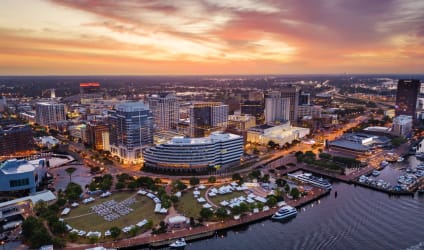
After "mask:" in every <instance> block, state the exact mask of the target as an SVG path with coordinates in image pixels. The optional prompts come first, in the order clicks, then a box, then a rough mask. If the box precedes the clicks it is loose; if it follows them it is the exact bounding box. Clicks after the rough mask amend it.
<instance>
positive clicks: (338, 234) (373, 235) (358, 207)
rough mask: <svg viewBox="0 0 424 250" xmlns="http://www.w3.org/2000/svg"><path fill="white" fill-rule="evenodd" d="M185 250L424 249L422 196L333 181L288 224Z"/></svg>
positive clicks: (257, 227) (231, 233)
mask: <svg viewBox="0 0 424 250" xmlns="http://www.w3.org/2000/svg"><path fill="white" fill-rule="evenodd" d="M336 191H337V194H338V195H337V196H335V195H334V194H335V192H336ZM186 249H202V250H206V249H220V250H224V249H229V250H230V249H231V250H232V249H358V250H359V249H361V250H362V249H373V250H376V249H424V196H419V195H415V196H414V197H412V196H389V195H387V194H385V193H381V192H376V191H373V190H370V189H367V188H364V187H360V186H355V185H348V184H345V183H333V190H332V192H331V194H330V195H328V196H325V197H323V198H321V199H320V200H318V201H316V202H313V203H311V204H309V205H306V206H304V207H303V208H301V209H299V211H298V215H297V217H296V218H294V219H292V220H290V221H288V222H284V223H282V222H278V221H277V222H275V221H271V220H264V221H261V222H258V223H255V224H251V225H248V226H241V227H240V228H236V229H233V230H228V231H226V232H219V234H218V235H217V236H216V237H213V238H209V239H205V240H201V241H197V242H192V243H189V244H188V246H187V247H186Z"/></svg>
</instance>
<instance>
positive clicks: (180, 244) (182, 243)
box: [169, 238, 187, 248]
mask: <svg viewBox="0 0 424 250" xmlns="http://www.w3.org/2000/svg"><path fill="white" fill-rule="evenodd" d="M169 246H170V247H171V248H182V247H185V246H187V243H186V242H185V240H184V238H181V239H178V240H176V241H175V242H174V243H171V244H169Z"/></svg>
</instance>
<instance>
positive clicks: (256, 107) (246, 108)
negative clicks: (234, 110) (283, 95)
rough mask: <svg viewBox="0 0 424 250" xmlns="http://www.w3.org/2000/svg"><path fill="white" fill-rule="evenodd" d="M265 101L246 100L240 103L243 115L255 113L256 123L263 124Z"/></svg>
mask: <svg viewBox="0 0 424 250" xmlns="http://www.w3.org/2000/svg"><path fill="white" fill-rule="evenodd" d="M264 108H265V107H264V103H263V100H257V101H252V100H250V99H249V100H245V101H242V102H241V103H240V113H241V114H242V115H253V116H254V117H255V118H256V124H262V123H263V121H264Z"/></svg>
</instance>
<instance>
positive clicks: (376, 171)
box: [372, 170, 380, 176]
mask: <svg viewBox="0 0 424 250" xmlns="http://www.w3.org/2000/svg"><path fill="white" fill-rule="evenodd" d="M372 175H373V176H379V175H380V171H378V170H374V171H372Z"/></svg>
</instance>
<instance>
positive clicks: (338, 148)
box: [326, 133, 390, 157]
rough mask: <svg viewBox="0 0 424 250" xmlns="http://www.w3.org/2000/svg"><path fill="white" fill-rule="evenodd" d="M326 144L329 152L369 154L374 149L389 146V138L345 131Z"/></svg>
mask: <svg viewBox="0 0 424 250" xmlns="http://www.w3.org/2000/svg"><path fill="white" fill-rule="evenodd" d="M326 144H327V145H326V146H327V148H328V150H329V152H330V153H335V154H342V155H345V156H351V157H356V156H364V155H371V154H372V151H373V150H374V149H376V148H381V147H386V146H389V145H390V139H389V138H387V137H385V136H376V135H369V134H364V133H347V134H344V135H343V136H341V137H340V138H338V139H336V140H333V141H329V142H327V143H326Z"/></svg>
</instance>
